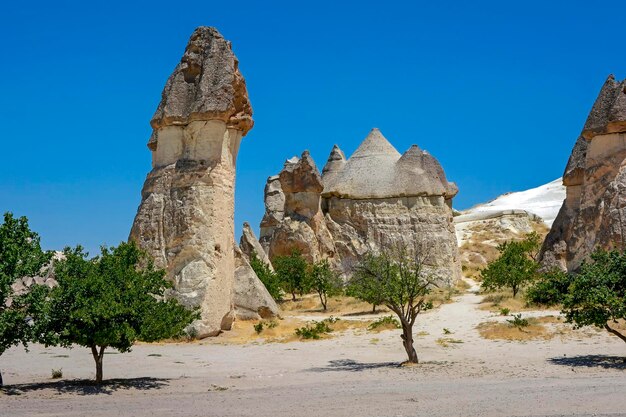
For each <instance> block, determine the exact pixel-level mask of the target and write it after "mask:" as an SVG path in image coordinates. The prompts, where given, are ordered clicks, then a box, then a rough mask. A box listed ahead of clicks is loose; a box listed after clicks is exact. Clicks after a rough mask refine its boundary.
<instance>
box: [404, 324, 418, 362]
mask: <svg viewBox="0 0 626 417" xmlns="http://www.w3.org/2000/svg"><path fill="white" fill-rule="evenodd" d="M402 344H403V345H404V350H406V354H407V356H408V357H409V360H408V361H407V362H409V363H418V362H419V361H418V359H417V352H415V348H414V347H413V328H412V326H411V325H409V323H407V322H406V321H405V320H402Z"/></svg>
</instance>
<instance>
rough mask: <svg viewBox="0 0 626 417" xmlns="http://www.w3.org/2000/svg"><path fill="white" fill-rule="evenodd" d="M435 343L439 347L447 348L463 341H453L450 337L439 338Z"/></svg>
mask: <svg viewBox="0 0 626 417" xmlns="http://www.w3.org/2000/svg"><path fill="white" fill-rule="evenodd" d="M435 343H437V344H438V345H439V346H441V347H444V348H447V347H451V346H454V345H458V344H460V343H463V341H462V340H461V339H453V338H451V337H440V338H439V339H437V340H435Z"/></svg>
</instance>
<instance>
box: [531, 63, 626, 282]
mask: <svg viewBox="0 0 626 417" xmlns="http://www.w3.org/2000/svg"><path fill="white" fill-rule="evenodd" d="M625 161H626V81H621V82H618V81H616V80H615V77H613V75H611V76H609V77H608V79H607V80H606V82H605V83H604V86H603V87H602V89H601V90H600V94H599V95H598V98H597V99H596V102H595V103H594V105H593V107H592V109H591V112H590V113H589V116H588V118H587V121H586V123H585V126H584V128H583V131H582V133H581V136H580V137H579V138H578V140H577V141H576V144H575V145H574V149H573V150H572V154H571V156H570V158H569V161H568V162H567V166H566V168H565V173H564V175H563V185H565V186H566V187H567V197H566V199H565V201H564V202H563V206H562V207H561V210H560V211H559V214H558V216H557V218H556V220H555V221H554V224H553V225H552V229H551V230H550V233H549V234H548V236H547V237H546V240H545V242H544V244H543V247H542V250H541V254H540V258H541V261H542V263H543V264H544V265H545V266H546V267H555V266H556V267H558V268H561V269H563V270H568V271H572V270H575V269H577V268H578V267H579V266H580V264H581V263H582V261H583V260H584V259H585V258H586V257H587V256H588V255H589V254H590V253H591V252H593V251H594V250H595V249H597V248H603V249H610V248H618V249H621V250H624V248H626V239H625V236H626V199H625V198H624V195H625V193H626V168H625V167H624V162H625Z"/></svg>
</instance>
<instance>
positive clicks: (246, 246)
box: [239, 222, 274, 271]
mask: <svg viewBox="0 0 626 417" xmlns="http://www.w3.org/2000/svg"><path fill="white" fill-rule="evenodd" d="M239 248H240V249H241V251H242V252H243V256H245V258H246V260H247V261H248V262H250V259H252V256H256V257H257V258H259V260H260V261H261V262H263V263H264V264H265V265H267V266H268V267H269V269H270V270H271V271H273V270H274V267H273V266H272V263H271V262H270V258H269V257H268V256H267V254H266V253H265V251H264V250H263V247H262V246H261V244H260V243H259V241H258V240H257V238H256V236H255V234H254V231H252V228H251V227H250V224H249V223H248V222H244V223H243V229H242V233H241V239H240V240H239Z"/></svg>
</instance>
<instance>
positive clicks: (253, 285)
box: [233, 245, 280, 320]
mask: <svg viewBox="0 0 626 417" xmlns="http://www.w3.org/2000/svg"><path fill="white" fill-rule="evenodd" d="M233 302H234V304H235V317H236V318H238V319H241V320H259V319H266V318H270V317H276V316H278V315H279V314H280V309H279V308H278V305H276V302H275V301H274V299H273V298H272V296H271V295H270V293H269V292H267V288H265V286H264V285H263V283H262V282H261V280H259V278H258V277H257V276H256V274H255V273H254V270H253V269H252V267H251V266H250V264H249V263H248V260H247V259H246V257H245V255H244V253H243V252H242V251H241V249H239V247H237V246H236V245H235V287H234V295H233Z"/></svg>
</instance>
